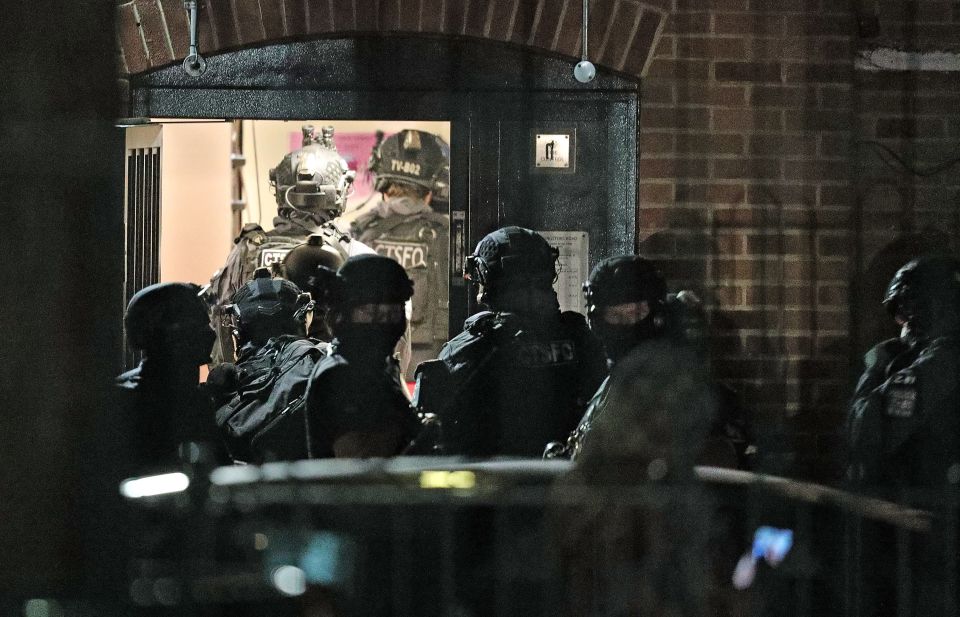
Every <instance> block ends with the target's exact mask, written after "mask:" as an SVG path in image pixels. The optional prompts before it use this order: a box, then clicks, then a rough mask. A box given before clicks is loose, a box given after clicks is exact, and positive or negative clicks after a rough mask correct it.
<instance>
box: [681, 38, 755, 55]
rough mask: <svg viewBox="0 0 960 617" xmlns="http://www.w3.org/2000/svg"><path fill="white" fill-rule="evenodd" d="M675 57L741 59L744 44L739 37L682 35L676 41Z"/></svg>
mask: <svg viewBox="0 0 960 617" xmlns="http://www.w3.org/2000/svg"><path fill="white" fill-rule="evenodd" d="M677 57H678V58H703V59H707V60H717V59H720V58H724V59H731V60H742V59H744V58H746V44H745V42H744V40H743V39H741V38H716V37H682V38H680V39H679V40H678V41H677Z"/></svg>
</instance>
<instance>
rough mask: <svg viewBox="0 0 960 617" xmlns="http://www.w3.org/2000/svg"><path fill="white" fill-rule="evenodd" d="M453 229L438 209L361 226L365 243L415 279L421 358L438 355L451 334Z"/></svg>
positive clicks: (415, 335) (415, 322) (412, 321)
mask: <svg viewBox="0 0 960 617" xmlns="http://www.w3.org/2000/svg"><path fill="white" fill-rule="evenodd" d="M449 230H450V221H449V217H447V216H446V215H443V214H437V213H435V212H420V213H417V214H411V215H409V216H399V215H397V216H390V217H387V218H373V219H372V220H370V221H369V222H368V223H366V225H365V226H364V227H363V228H361V229H360V230H359V232H360V233H359V235H358V239H359V240H360V241H362V242H365V243H367V244H369V245H370V246H371V247H372V248H373V249H374V250H375V251H376V252H377V253H378V254H380V255H383V256H385V257H389V258H390V259H393V260H394V261H396V262H397V263H399V264H400V265H401V266H403V268H404V270H406V272H407V276H409V277H410V279H411V280H412V281H413V298H412V300H411V303H412V309H413V312H412V315H411V317H410V324H411V329H412V332H413V335H412V342H413V345H414V347H415V349H414V355H415V359H416V360H426V359H430V358H436V357H437V355H438V354H439V353H440V348H441V347H442V346H443V343H445V342H446V340H447V338H448V334H449V325H448V299H449V289H448V284H449V272H448V271H449V263H450V260H449ZM417 347H419V348H420V349H419V350H417V349H416V348H417ZM418 351H420V354H419V356H420V357H419V358H416V356H417V355H418V353H417V352H418ZM416 363H417V362H414V363H412V364H413V365H414V366H415V365H416Z"/></svg>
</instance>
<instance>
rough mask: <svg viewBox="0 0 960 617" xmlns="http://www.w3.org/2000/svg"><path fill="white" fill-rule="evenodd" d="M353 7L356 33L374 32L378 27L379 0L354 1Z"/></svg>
mask: <svg viewBox="0 0 960 617" xmlns="http://www.w3.org/2000/svg"><path fill="white" fill-rule="evenodd" d="M394 1H395V0H394ZM354 7H355V8H354V10H355V11H356V13H355V15H356V20H357V31H358V32H376V31H377V30H378V29H379V26H380V0H354Z"/></svg>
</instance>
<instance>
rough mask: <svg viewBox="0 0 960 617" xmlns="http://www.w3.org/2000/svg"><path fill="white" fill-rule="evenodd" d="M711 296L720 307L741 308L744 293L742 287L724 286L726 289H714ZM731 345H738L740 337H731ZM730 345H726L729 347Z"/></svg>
mask: <svg viewBox="0 0 960 617" xmlns="http://www.w3.org/2000/svg"><path fill="white" fill-rule="evenodd" d="M713 295H714V297H715V298H716V299H717V303H718V304H720V305H721V306H731V307H733V306H742V305H743V304H744V293H743V288H742V287H735V286H726V287H714V289H713ZM731 339H732V340H731V343H732V342H733V341H735V342H736V345H737V346H738V347H739V345H740V337H731ZM731 343H728V345H730V344H731Z"/></svg>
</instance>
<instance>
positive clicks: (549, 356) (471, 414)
mask: <svg viewBox="0 0 960 617" xmlns="http://www.w3.org/2000/svg"><path fill="white" fill-rule="evenodd" d="M527 325H528V324H524V323H523V322H522V321H521V320H520V319H519V318H518V317H516V316H515V315H511V314H509V313H490V312H484V313H479V314H478V315H474V316H473V317H471V318H470V319H468V320H467V322H466V323H465V330H464V332H463V333H461V334H460V335H458V336H456V337H455V338H454V339H453V340H451V341H450V342H449V343H448V344H447V345H446V346H445V347H444V349H443V351H442V352H441V354H440V359H439V360H436V361H434V362H428V363H425V364H424V365H421V367H420V368H419V369H418V371H417V372H418V380H417V391H416V393H415V397H414V399H415V400H414V404H415V405H416V407H417V409H418V411H420V412H422V413H432V414H435V415H436V416H437V417H439V420H440V430H441V434H442V438H441V439H442V442H443V445H444V453H445V454H467V455H477V456H492V455H515V456H532V457H538V458H539V457H540V456H541V454H542V453H543V449H544V447H545V446H546V445H547V443H549V442H551V441H554V440H558V439H562V438H565V437H566V436H567V435H568V434H569V432H570V431H571V430H572V429H573V428H574V427H575V426H576V424H577V421H578V420H579V419H580V418H581V416H582V415H583V411H584V406H585V405H586V402H587V400H588V399H589V398H590V396H591V395H592V394H593V393H594V392H595V391H596V389H597V387H598V386H599V384H600V382H601V381H602V380H603V378H604V376H605V367H606V363H605V359H604V357H603V351H602V349H601V348H600V347H599V345H598V344H597V341H596V340H595V338H593V335H592V334H591V333H590V331H589V329H588V328H587V325H586V322H585V321H584V318H583V316H582V315H579V314H578V313H573V312H566V313H563V314H559V315H556V316H544V319H543V320H542V322H541V323H540V324H538V325H539V326H541V327H540V328H538V329H534V328H530V327H527Z"/></svg>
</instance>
